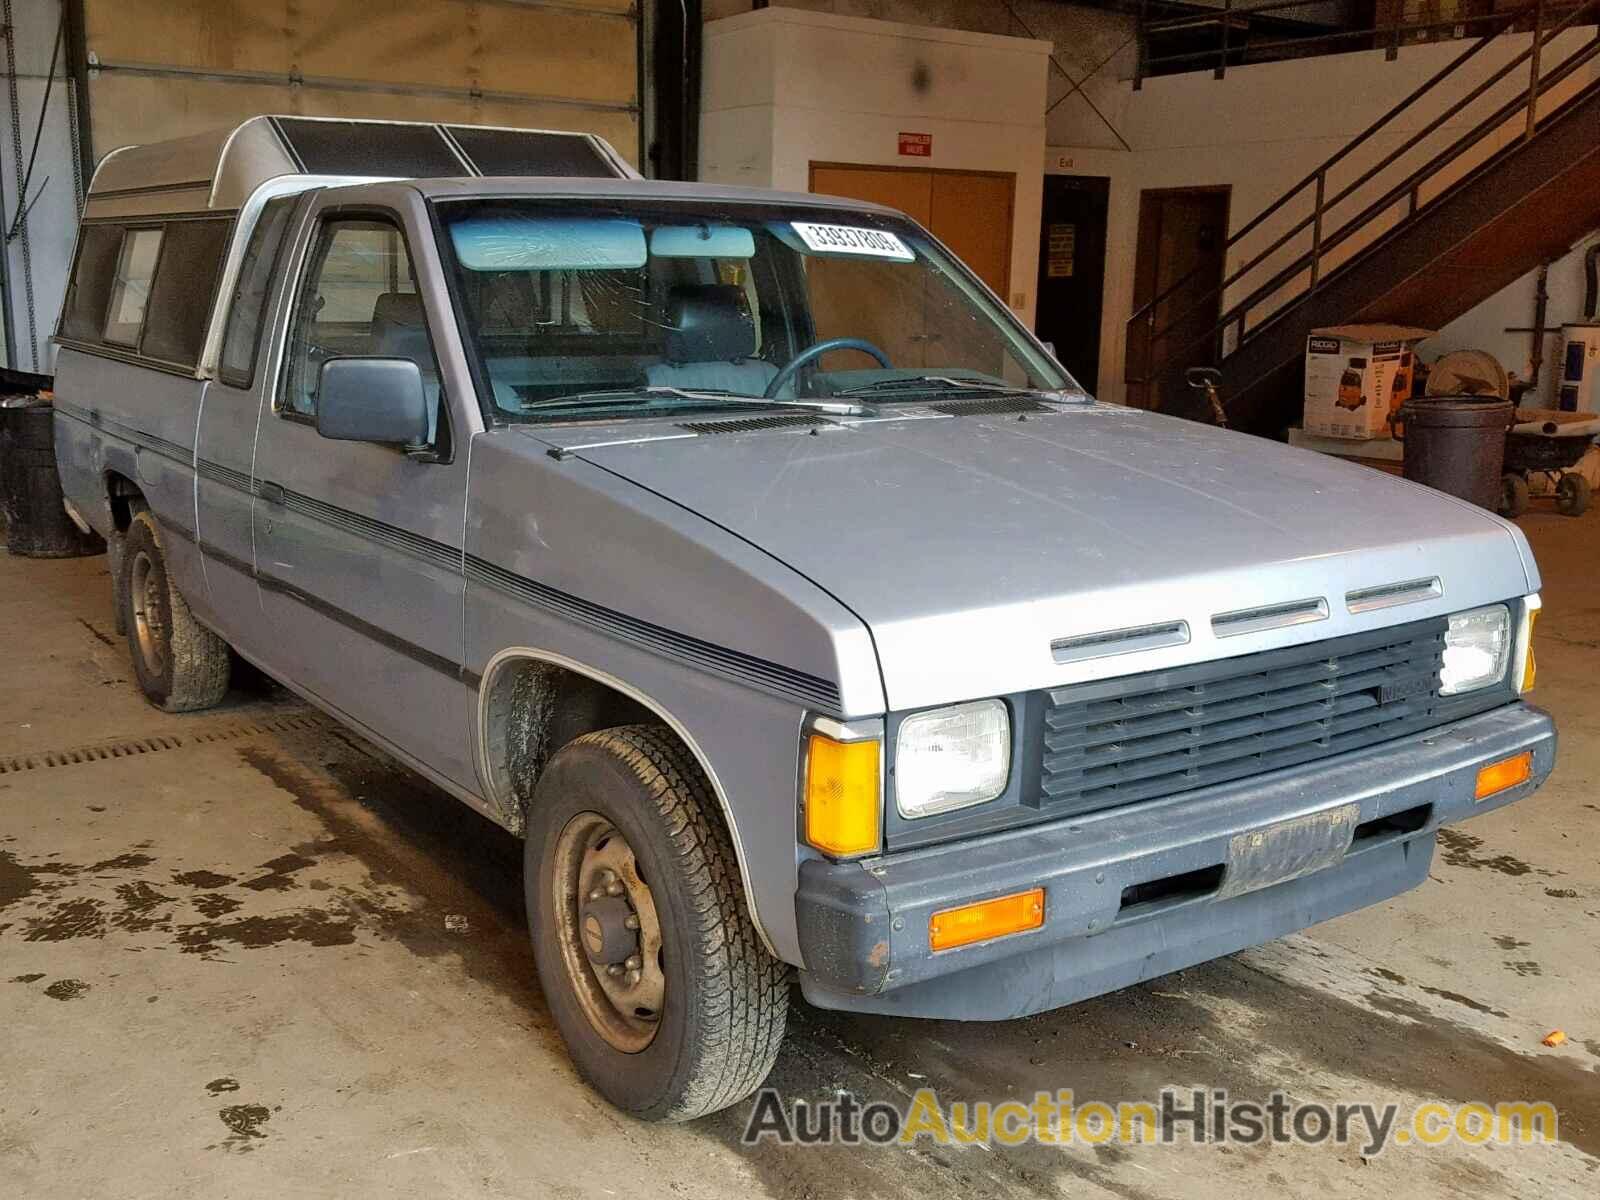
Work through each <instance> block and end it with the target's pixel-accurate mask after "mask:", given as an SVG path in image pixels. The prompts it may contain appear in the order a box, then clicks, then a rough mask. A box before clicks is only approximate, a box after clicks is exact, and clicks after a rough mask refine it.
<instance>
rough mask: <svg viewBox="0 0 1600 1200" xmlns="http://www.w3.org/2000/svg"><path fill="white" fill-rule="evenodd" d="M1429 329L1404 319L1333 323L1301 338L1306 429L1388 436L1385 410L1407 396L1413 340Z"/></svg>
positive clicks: (1412, 374)
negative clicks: (1392, 322) (1405, 322)
mask: <svg viewBox="0 0 1600 1200" xmlns="http://www.w3.org/2000/svg"><path fill="white" fill-rule="evenodd" d="M1432 335H1433V330H1431V329H1415V328H1412V327H1411V326H1409V325H1335V326H1332V327H1330V328H1328V329H1313V330H1312V331H1311V336H1310V337H1308V338H1307V339H1306V406H1305V416H1304V418H1303V420H1302V421H1301V425H1302V426H1303V427H1304V429H1305V431H1306V432H1307V433H1314V434H1319V435H1321V436H1322V437H1334V438H1351V439H1358V440H1365V439H1367V438H1375V437H1387V436H1389V432H1390V431H1389V414H1390V413H1391V412H1393V411H1394V410H1395V409H1398V408H1399V407H1400V405H1401V404H1403V403H1404V402H1405V401H1406V400H1407V399H1409V398H1410V396H1411V385H1412V381H1413V380H1414V379H1415V378H1416V370H1415V367H1416V358H1415V355H1414V353H1413V351H1414V348H1415V346H1416V344H1417V343H1418V342H1420V341H1422V340H1423V339H1424V338H1427V337H1431V336H1432Z"/></svg>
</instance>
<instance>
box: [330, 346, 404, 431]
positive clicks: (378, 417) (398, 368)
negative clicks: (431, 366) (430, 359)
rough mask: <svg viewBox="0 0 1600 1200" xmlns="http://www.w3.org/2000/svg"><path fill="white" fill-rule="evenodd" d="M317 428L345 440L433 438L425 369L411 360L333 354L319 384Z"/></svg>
mask: <svg viewBox="0 0 1600 1200" xmlns="http://www.w3.org/2000/svg"><path fill="white" fill-rule="evenodd" d="M317 432H318V433H320V434H321V435H322V436H323V437H325V438H333V439H335V440H337V441H341V442H381V443H384V444H385V445H399V446H420V445H422V444H423V443H424V442H426V441H427V440H428V400H427V396H426V395H425V394H424V392H423V389H422V371H421V369H420V368H418V366H417V364H416V363H414V362H412V361H411V360H410V359H409V358H330V359H329V360H328V361H327V362H325V363H323V364H322V372H321V374H320V376H319V377H318V385H317Z"/></svg>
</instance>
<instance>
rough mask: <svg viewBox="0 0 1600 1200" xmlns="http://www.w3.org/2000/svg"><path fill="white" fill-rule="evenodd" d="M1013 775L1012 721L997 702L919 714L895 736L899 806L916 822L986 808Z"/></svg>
mask: <svg viewBox="0 0 1600 1200" xmlns="http://www.w3.org/2000/svg"><path fill="white" fill-rule="evenodd" d="M1010 771H1011V718H1010V716H1009V714H1007V712H1006V706H1005V705H1004V704H1003V703H1001V702H1000V701H999V700H979V701H977V702H975V703H972V704H956V705H953V706H951V707H950V708H936V709H934V710H932V711H931V712H924V713H918V714H917V715H916V716H914V717H907V718H906V719H905V720H904V721H902V722H901V723H900V732H899V733H898V734H897V735H896V737H895V749H894V795H895V807H896V808H898V809H899V810H900V815H901V816H902V817H908V818H916V817H929V816H932V815H933V814H934V813H942V812H950V811H951V810H952V809H957V808H967V807H969V806H971V805H974V804H983V803H984V802H985V801H989V800H993V799H994V798H995V797H996V796H998V795H999V794H1000V793H1001V792H1003V791H1005V790H1006V777H1007V776H1008V775H1009V774H1010Z"/></svg>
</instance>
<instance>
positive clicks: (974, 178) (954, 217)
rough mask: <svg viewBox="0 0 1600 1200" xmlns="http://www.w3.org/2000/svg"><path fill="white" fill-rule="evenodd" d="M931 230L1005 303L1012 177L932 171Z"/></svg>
mask: <svg viewBox="0 0 1600 1200" xmlns="http://www.w3.org/2000/svg"><path fill="white" fill-rule="evenodd" d="M929 174H930V175H931V176H932V180H931V182H932V184H933V207H932V212H931V214H930V217H929V219H928V221H927V222H926V224H927V226H928V229H929V230H930V231H931V232H932V233H933V236H934V237H936V238H938V239H939V240H940V241H941V242H943V243H944V244H945V245H946V246H949V247H950V249H952V250H954V251H955V252H956V257H957V258H959V259H961V261H962V262H964V263H966V264H967V266H969V267H971V268H972V270H973V272H974V273H975V274H976V275H977V276H978V278H979V279H981V280H983V281H984V282H985V283H987V284H988V285H989V286H990V287H991V288H992V289H993V290H994V294H995V295H997V296H999V297H1000V302H1001V303H1002V304H1004V303H1006V302H1007V299H1008V297H1007V293H1008V292H1009V291H1010V289H1011V205H1012V198H1013V195H1012V194H1013V193H1014V192H1015V190H1016V182H1017V180H1016V176H1014V175H979V174H974V173H971V172H966V171H932V172H929Z"/></svg>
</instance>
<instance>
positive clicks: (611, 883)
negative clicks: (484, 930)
mask: <svg viewBox="0 0 1600 1200" xmlns="http://www.w3.org/2000/svg"><path fill="white" fill-rule="evenodd" d="M554 857H555V870H554V872H553V873H552V879H551V891H552V895H551V900H552V901H553V902H554V904H553V907H554V912H555V916H556V935H557V942H558V943H559V945H560V947H561V958H562V963H563V965H564V966H565V967H566V973H567V979H568V982H569V983H570V984H571V985H572V991H573V994H574V995H575V996H576V997H577V999H578V1004H579V1006H580V1007H581V1008H582V1009H583V1014H584V1016H585V1017H587V1018H588V1020H589V1024H590V1025H591V1026H593V1028H594V1031H595V1032H596V1033H598V1034H599V1035H600V1036H601V1037H602V1038H604V1039H605V1040H606V1042H607V1043H608V1044H609V1045H611V1046H612V1047H614V1048H615V1049H617V1050H620V1051H622V1052H623V1053H624V1054H637V1053H639V1052H640V1051H641V1050H643V1049H644V1048H645V1047H647V1046H648V1045H650V1043H651V1042H652V1041H654V1040H655V1036H656V1030H657V1029H658V1028H660V1025H661V1013H662V1010H663V1007H664V1005H665V1002H666V992H667V978H666V974H665V973H664V972H663V970H662V961H663V955H662V947H661V920H660V917H659V916H658V915H657V913H656V904H655V898H654V896H653V895H652V894H651V892H650V887H649V885H648V884H647V883H646V882H645V879H644V877H643V875H642V874H641V873H640V871H639V862H638V859H637V858H636V857H635V856H634V853H633V847H632V846H630V845H629V844H628V839H627V838H625V837H624V836H623V835H622V832H621V831H620V830H619V829H617V827H616V826H615V825H613V824H612V823H611V822H610V821H609V820H607V819H606V818H605V817H603V816H601V815H600V814H599V813H595V812H583V813H579V814H578V815H577V816H575V817H573V818H572V820H570V821H568V822H567V824H566V827H565V828H563V829H562V831H561V836H560V837H559V838H557V839H556V848H555V856H554Z"/></svg>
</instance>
